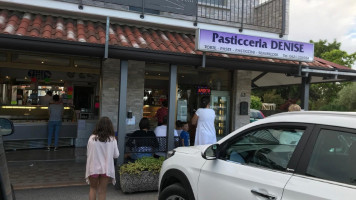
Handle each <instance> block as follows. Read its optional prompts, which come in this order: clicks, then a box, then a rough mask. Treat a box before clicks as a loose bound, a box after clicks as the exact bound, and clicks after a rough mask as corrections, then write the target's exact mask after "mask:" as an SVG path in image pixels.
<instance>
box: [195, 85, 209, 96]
mask: <svg viewBox="0 0 356 200" xmlns="http://www.w3.org/2000/svg"><path fill="white" fill-rule="evenodd" d="M197 93H198V94H200V95H210V94H211V90H210V88H208V87H206V86H198V89H197Z"/></svg>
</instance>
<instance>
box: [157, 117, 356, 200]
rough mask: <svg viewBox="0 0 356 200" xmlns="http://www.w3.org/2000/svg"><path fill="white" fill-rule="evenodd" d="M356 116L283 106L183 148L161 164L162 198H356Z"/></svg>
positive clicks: (290, 199)
mask: <svg viewBox="0 0 356 200" xmlns="http://www.w3.org/2000/svg"><path fill="white" fill-rule="evenodd" d="M355 122H356V113H341V112H286V113H280V114H276V115H273V116H270V117H268V118H265V119H262V120H258V121H256V122H254V123H251V124H248V125H246V126H244V127H242V128H240V129H238V130H236V131H234V132H233V133H231V134H229V135H227V136H226V137H224V138H222V139H221V140H220V141H218V142H217V143H216V144H212V145H203V146H192V147H179V148H177V149H175V150H174V151H173V152H171V153H170V154H169V156H170V157H169V158H168V159H167V160H166V161H165V162H164V164H163V166H162V169H161V172H160V182H159V200H169V199H180V200H184V199H185V200H209V199H211V200H217V199H219V200H222V199H228V200H230V199H242V200H257V199H258V200H262V199H271V200H274V199H276V200H277V199H278V200H301V199H314V200H316V199H320V200H321V199H330V200H331V199H334V200H339V199H342V200H354V199H355V196H356V170H355V169H356V123H355Z"/></svg>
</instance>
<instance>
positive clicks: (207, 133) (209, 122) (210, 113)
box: [192, 96, 216, 145]
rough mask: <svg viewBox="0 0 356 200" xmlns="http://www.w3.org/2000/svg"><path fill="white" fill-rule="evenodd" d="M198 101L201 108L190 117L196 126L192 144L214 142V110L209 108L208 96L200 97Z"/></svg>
mask: <svg viewBox="0 0 356 200" xmlns="http://www.w3.org/2000/svg"><path fill="white" fill-rule="evenodd" d="M200 103H201V108H199V109H198V110H197V111H196V112H195V114H194V116H193V118H192V124H193V125H196V126H197V129H196V133H195V143H194V145H204V144H214V143H216V131H215V126H214V120H215V111H214V110H213V109H211V108H210V97H208V96H205V97H202V98H201V102H200Z"/></svg>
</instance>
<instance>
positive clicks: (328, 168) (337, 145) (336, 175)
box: [307, 129, 356, 185]
mask: <svg viewBox="0 0 356 200" xmlns="http://www.w3.org/2000/svg"><path fill="white" fill-rule="evenodd" d="M355 142H356V135H355V134H353V133H348V132H342V131H335V130H325V129H322V130H321V131H320V133H319V136H318V139H317V141H316V144H315V147H314V149H313V153H312V156H311V159H310V162H309V165H308V167H307V175H309V176H312V177H317V178H322V179H326V180H331V181H338V182H342V183H347V184H352V185H356V170H355V169H356V143H355Z"/></svg>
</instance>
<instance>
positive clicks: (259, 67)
mask: <svg viewBox="0 0 356 200" xmlns="http://www.w3.org/2000/svg"><path fill="white" fill-rule="evenodd" d="M105 29H106V24H105V22H102V21H94V20H88V19H78V18H74V17H73V18H72V17H62V16H54V15H45V14H41V13H35V12H31V13H30V12H21V11H13V10H6V9H3V10H0V48H10V49H21V50H34V51H46V52H54V53H55V52H58V53H77V54H81V55H89V56H99V57H103V56H104V45H105V36H106V34H105ZM16 41H19V43H18V44H16ZM46 44H47V46H46ZM48 44H50V45H48ZM74 46H77V47H76V48H73V47H74ZM46 47H47V48H46ZM71 49H72V51H73V52H71ZM80 49H81V51H80ZM78 50H79V51H78ZM109 57H112V58H125V59H136V60H147V61H160V62H175V63H176V64H186V65H196V66H199V65H201V60H202V52H201V51H196V50H195V36H194V35H193V34H192V33H187V32H178V31H171V30H163V29H156V28H152V27H144V26H141V27H139V26H137V25H135V26H130V25H122V24H119V23H111V24H110V29H109ZM206 66H207V67H225V68H229V69H242V70H252V71H259V72H253V78H256V77H258V76H259V75H261V71H262V72H268V74H266V75H264V76H261V77H260V78H259V79H258V80H256V81H255V83H254V84H255V85H256V86H259V87H262V86H272V85H286V84H299V83H300V77H298V76H299V75H301V74H300V70H301V68H305V67H307V68H310V69H311V68H312V69H320V70H325V71H335V70H337V71H338V72H349V73H352V74H353V73H355V74H356V71H355V70H352V69H350V68H348V67H345V66H342V65H338V64H336V63H332V62H329V61H326V60H323V59H320V58H315V59H314V61H313V62H310V63H306V62H301V63H299V62H296V61H289V60H279V59H270V58H260V57H250V56H239V55H231V54H230V55H228V54H220V53H207V60H206ZM311 74H312V75H314V76H319V77H317V78H313V79H312V82H325V81H339V80H343V79H353V78H354V77H353V76H347V75H346V76H345V75H343V76H337V77H336V76H335V78H334V79H330V78H328V77H330V75H328V74H326V75H325V74H322V73H311ZM291 77H294V78H291Z"/></svg>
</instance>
